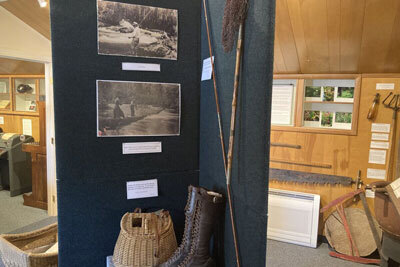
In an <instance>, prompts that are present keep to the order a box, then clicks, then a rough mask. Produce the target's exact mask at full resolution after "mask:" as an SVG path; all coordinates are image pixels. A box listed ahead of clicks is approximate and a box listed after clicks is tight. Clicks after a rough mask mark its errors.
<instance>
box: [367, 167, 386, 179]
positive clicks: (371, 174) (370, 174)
mask: <svg viewBox="0 0 400 267" xmlns="http://www.w3.org/2000/svg"><path fill="white" fill-rule="evenodd" d="M385 177H386V170H380V169H371V168H368V169H367V178H368V179H379V180H385Z"/></svg>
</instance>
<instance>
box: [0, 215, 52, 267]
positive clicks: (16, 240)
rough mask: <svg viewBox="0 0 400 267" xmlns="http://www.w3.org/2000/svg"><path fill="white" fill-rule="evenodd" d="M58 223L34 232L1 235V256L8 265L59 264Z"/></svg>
mask: <svg viewBox="0 0 400 267" xmlns="http://www.w3.org/2000/svg"><path fill="white" fill-rule="evenodd" d="M57 245H58V244H57V223H55V224H52V225H49V226H47V227H44V228H41V229H39V230H36V231H33V232H27V233H22V234H3V235H0V258H1V260H2V261H3V263H4V265H5V266H6V267H56V266H58V249H55V250H54V247H56V246H57Z"/></svg>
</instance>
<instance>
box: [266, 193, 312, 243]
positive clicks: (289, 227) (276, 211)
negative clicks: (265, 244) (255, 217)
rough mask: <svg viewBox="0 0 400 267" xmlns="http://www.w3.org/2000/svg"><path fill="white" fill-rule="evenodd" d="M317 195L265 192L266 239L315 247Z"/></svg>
mask: <svg viewBox="0 0 400 267" xmlns="http://www.w3.org/2000/svg"><path fill="white" fill-rule="evenodd" d="M319 203H320V196H319V195H314V194H306V193H301V192H294V191H286V190H278V189H273V188H270V189H269V194H268V228H267V238H268V239H273V240H278V241H283V242H288V243H293V244H297V245H302V246H307V247H313V248H316V247H317V236H318V219H319Z"/></svg>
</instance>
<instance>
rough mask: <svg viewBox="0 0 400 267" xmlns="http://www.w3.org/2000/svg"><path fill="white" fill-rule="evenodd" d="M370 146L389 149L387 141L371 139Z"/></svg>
mask: <svg viewBox="0 0 400 267" xmlns="http://www.w3.org/2000/svg"><path fill="white" fill-rule="evenodd" d="M371 148H380V149H389V142H376V141H371Z"/></svg>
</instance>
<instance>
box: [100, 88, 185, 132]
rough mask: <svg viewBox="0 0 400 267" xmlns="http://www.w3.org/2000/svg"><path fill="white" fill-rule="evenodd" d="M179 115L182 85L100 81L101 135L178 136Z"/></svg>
mask: <svg viewBox="0 0 400 267" xmlns="http://www.w3.org/2000/svg"><path fill="white" fill-rule="evenodd" d="M180 117H181V86H180V84H176V83H150V82H131V81H105V80H98V81H97V136H98V137H113V136H175V135H179V134H180Z"/></svg>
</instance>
